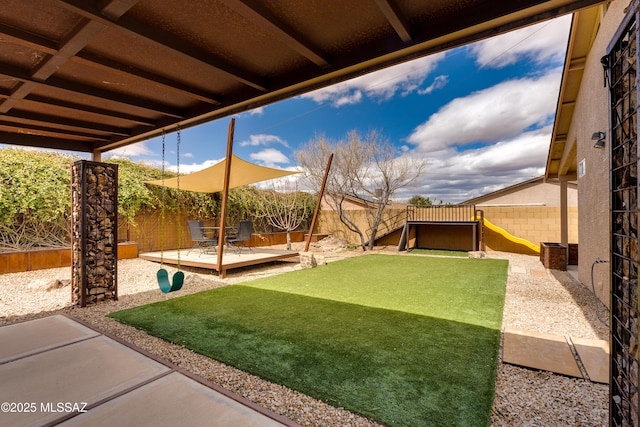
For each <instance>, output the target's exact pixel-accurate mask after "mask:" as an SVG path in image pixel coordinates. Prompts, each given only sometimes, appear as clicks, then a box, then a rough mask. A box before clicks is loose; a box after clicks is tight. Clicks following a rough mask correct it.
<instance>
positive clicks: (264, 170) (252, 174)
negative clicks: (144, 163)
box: [145, 154, 300, 193]
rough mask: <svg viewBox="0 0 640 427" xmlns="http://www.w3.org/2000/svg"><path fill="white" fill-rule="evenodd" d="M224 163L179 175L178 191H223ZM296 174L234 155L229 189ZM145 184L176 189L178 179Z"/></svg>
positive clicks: (224, 161)
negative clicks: (260, 164)
mask: <svg viewBox="0 0 640 427" xmlns="http://www.w3.org/2000/svg"><path fill="white" fill-rule="evenodd" d="M226 162H227V161H226V160H223V161H221V162H220V163H217V164H215V165H213V166H210V167H208V168H206V169H202V170H201V171H198V172H193V173H190V174H188V175H180V190H189V191H197V192H199V193H217V192H218V191H222V190H224V168H225V164H226ZM296 173H300V172H295V171H288V170H282V169H273V168H268V167H265V166H259V165H256V164H254V163H250V162H247V161H246V160H242V159H241V158H240V157H238V156H236V155H235V154H234V155H233V156H232V158H231V175H230V177H229V188H235V187H241V186H243V185H248V184H254V183H256V182H262V181H267V180H270V179H274V178H280V177H283V176H287V175H293V174H296ZM145 182H146V183H147V184H153V185H164V186H165V187H169V188H178V178H170V179H165V180H164V182H163V180H161V179H159V180H157V181H145Z"/></svg>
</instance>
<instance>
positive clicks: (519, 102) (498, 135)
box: [407, 69, 561, 152]
mask: <svg viewBox="0 0 640 427" xmlns="http://www.w3.org/2000/svg"><path fill="white" fill-rule="evenodd" d="M560 77H561V75H560V70H559V69H556V70H553V71H551V72H549V73H548V74H546V75H543V76H542V77H539V78H521V79H516V80H508V81H505V82H502V83H500V84H497V85H495V86H493V87H490V88H487V89H484V90H481V91H478V92H474V93H472V94H470V95H469V96H466V97H463V98H457V99H454V100H452V101H451V102H449V103H448V104H447V105H445V106H444V107H442V108H441V109H440V110H439V111H438V112H436V113H434V114H433V115H432V116H431V117H429V119H428V120H427V121H426V122H425V123H423V124H421V125H420V126H418V127H417V128H416V129H415V130H414V131H413V132H412V133H411V135H409V137H408V138H407V141H408V142H410V143H412V144H415V145H416V146H417V150H418V151H423V152H433V151H439V150H442V149H445V148H447V147H450V146H455V145H466V144H472V143H476V142H494V141H498V140H500V139H506V138H512V137H515V136H516V135H518V134H520V133H521V132H523V131H525V130H526V129H529V128H531V127H533V126H537V127H540V126H543V125H545V124H547V122H548V121H549V120H550V119H551V118H552V117H553V114H554V112H555V107H556V103H557V99H558V90H559V86H560Z"/></svg>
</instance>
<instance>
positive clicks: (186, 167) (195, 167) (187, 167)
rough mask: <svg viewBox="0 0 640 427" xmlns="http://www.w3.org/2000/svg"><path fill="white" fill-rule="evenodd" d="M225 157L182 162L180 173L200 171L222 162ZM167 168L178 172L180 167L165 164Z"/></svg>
mask: <svg viewBox="0 0 640 427" xmlns="http://www.w3.org/2000/svg"><path fill="white" fill-rule="evenodd" d="M223 160H224V158H222V159H215V160H205V161H204V162H202V163H190V164H182V163H180V173H181V174H189V173H193V172H198V171H200V170H202V169H206V168H208V167H209V166H213V165H216V164H218V163H220V162H221V161H223ZM165 167H166V169H168V170H170V171H172V172H177V171H178V168H177V167H176V165H167V166H165Z"/></svg>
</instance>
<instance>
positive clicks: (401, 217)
mask: <svg viewBox="0 0 640 427" xmlns="http://www.w3.org/2000/svg"><path fill="white" fill-rule="evenodd" d="M477 209H480V210H482V211H484V217H485V218H486V219H488V220H489V221H491V222H492V223H493V224H494V225H497V226H498V227H501V228H503V229H505V230H506V231H508V232H509V233H511V234H512V235H514V236H516V237H521V238H523V239H526V240H529V241H530V242H531V243H534V244H536V245H539V244H540V243H541V242H560V207H556V206H477ZM405 218H406V210H404V209H389V210H388V211H386V214H385V219H384V221H383V224H382V226H381V227H380V230H379V233H378V236H379V237H382V236H384V235H385V234H387V233H389V232H392V231H393V230H396V229H398V228H400V227H402V226H403V225H404V222H405ZM355 219H356V222H357V224H358V225H359V226H360V227H361V229H364V230H369V226H368V223H367V218H366V214H365V212H364V211H362V212H361V213H358V214H357V215H356V216H355ZM568 227H569V243H578V208H577V207H576V206H572V207H569V208H568ZM316 233H319V234H334V235H336V236H338V237H341V238H343V239H345V240H346V241H348V242H350V243H352V244H354V245H359V244H360V240H359V237H358V235H357V234H356V233H354V232H352V231H351V230H349V229H348V228H347V227H346V226H345V225H344V224H342V223H341V222H340V219H339V217H338V214H337V213H336V212H333V211H328V210H324V211H321V212H320V216H319V219H318V227H317V229H316ZM492 234H493V235H492ZM398 239H399V233H398V238H396V239H395V242H396V243H395V244H397V240H398ZM383 242H384V243H382V244H386V245H393V244H394V243H392V242H393V239H389V238H387V239H384V240H383ZM485 244H486V249H487V250H493V251H503V252H519V251H520V248H519V246H518V245H515V244H511V243H510V242H508V241H506V240H505V239H500V238H498V236H497V235H496V233H492V232H491V231H490V230H488V229H486V228H485ZM527 253H528V252H527Z"/></svg>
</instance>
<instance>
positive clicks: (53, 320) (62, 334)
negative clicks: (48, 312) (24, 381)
mask: <svg viewBox="0 0 640 427" xmlns="http://www.w3.org/2000/svg"><path fill="white" fill-rule="evenodd" d="M98 335H100V334H99V333H98V332H96V331H94V330H92V329H89V328H86V327H84V326H82V325H80V324H79V323H77V322H74V321H73V320H71V319H68V318H66V317H64V316H51V317H46V318H42V319H36V320H32V321H29V322H24V323H18V324H15V325H8V326H4V327H2V328H0V342H1V343H2V346H0V363H5V362H6V361H8V360H11V359H15V358H20V357H23V356H26V355H28V354H34V353H38V352H41V351H46V350H49V349H51V348H54V347H59V346H63V345H67V344H70V343H73V342H77V341H82V340H85V339H87V338H91V337H96V336H98Z"/></svg>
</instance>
